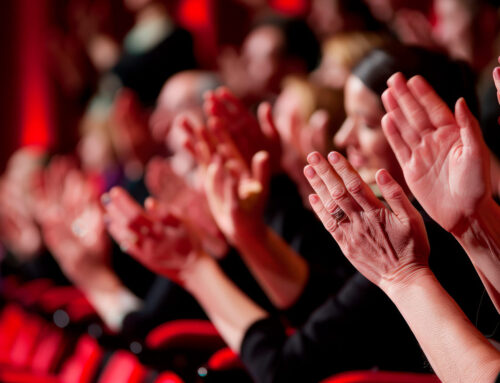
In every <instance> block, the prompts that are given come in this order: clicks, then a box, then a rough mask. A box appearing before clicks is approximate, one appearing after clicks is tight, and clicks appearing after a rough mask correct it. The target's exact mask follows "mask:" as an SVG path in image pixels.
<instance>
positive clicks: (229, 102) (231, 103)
mask: <svg viewBox="0 0 500 383" xmlns="http://www.w3.org/2000/svg"><path fill="white" fill-rule="evenodd" d="M215 94H216V97H217V98H218V99H219V100H222V101H224V104H225V105H226V106H227V107H228V108H229V109H228V110H229V111H231V112H232V113H236V114H240V113H245V112H247V109H246V107H245V105H243V103H242V102H241V101H240V100H239V99H238V98H237V97H236V96H235V95H234V94H233V93H231V91H230V90H229V89H228V88H226V87H223V86H222V87H219V88H218V89H217V90H216V91H215Z"/></svg>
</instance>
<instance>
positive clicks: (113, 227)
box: [107, 222, 138, 254]
mask: <svg viewBox="0 0 500 383" xmlns="http://www.w3.org/2000/svg"><path fill="white" fill-rule="evenodd" d="M107 230H108V233H109V234H110V235H111V237H113V239H114V240H115V242H116V243H117V244H118V245H119V246H120V249H121V250H122V251H123V252H124V253H130V254H132V253H133V254H137V250H138V247H137V243H138V238H137V235H136V234H135V233H133V232H132V231H130V230H129V229H128V228H127V227H125V226H123V225H120V224H119V223H115V222H112V223H110V224H109V225H108V226H107ZM131 250H132V251H131Z"/></svg>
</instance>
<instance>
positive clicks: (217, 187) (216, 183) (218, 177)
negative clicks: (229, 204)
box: [207, 156, 224, 201]
mask: <svg viewBox="0 0 500 383" xmlns="http://www.w3.org/2000/svg"><path fill="white" fill-rule="evenodd" d="M223 181H224V167H223V164H222V160H221V158H220V157H219V156H216V157H215V159H214V160H213V161H212V163H211V164H210V165H209V167H208V170H207V182H208V190H207V191H208V192H209V193H210V195H211V196H213V197H215V198H217V199H218V200H219V201H220V200H222V199H223V195H224V194H223V193H224V191H223Z"/></svg>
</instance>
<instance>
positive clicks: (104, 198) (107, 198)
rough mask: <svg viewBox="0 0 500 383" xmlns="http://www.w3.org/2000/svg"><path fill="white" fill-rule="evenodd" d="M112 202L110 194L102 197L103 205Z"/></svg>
mask: <svg viewBox="0 0 500 383" xmlns="http://www.w3.org/2000/svg"><path fill="white" fill-rule="evenodd" d="M110 202H111V197H110V196H109V194H108V193H104V194H103V195H101V203H102V204H103V205H105V206H106V205H108V204H109V203H110Z"/></svg>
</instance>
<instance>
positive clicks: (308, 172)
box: [304, 166, 314, 178]
mask: <svg viewBox="0 0 500 383" xmlns="http://www.w3.org/2000/svg"><path fill="white" fill-rule="evenodd" d="M304 174H305V175H306V177H307V178H311V177H314V169H313V168H312V167H310V166H306V168H305V169H304Z"/></svg>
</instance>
